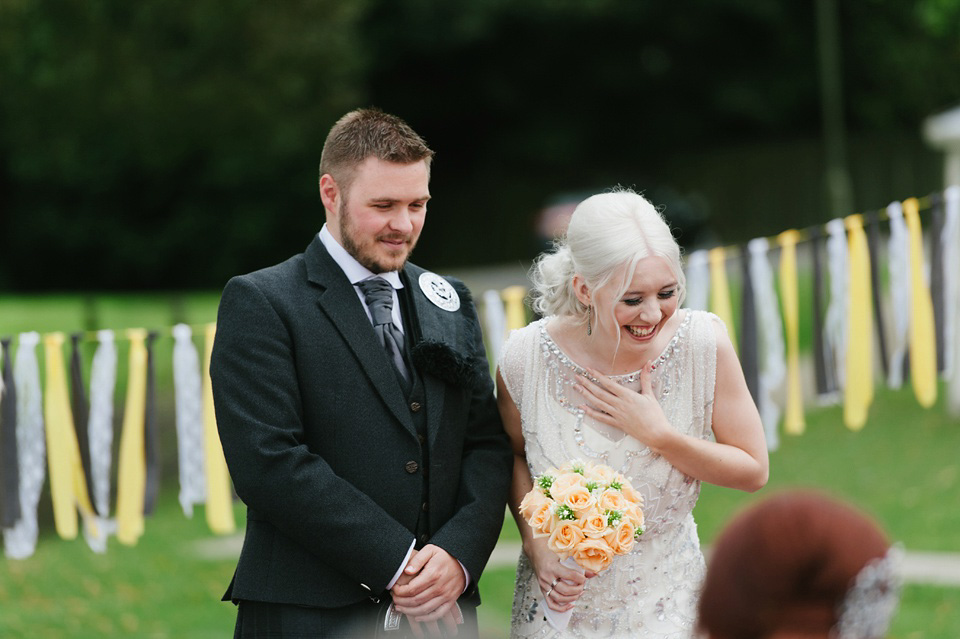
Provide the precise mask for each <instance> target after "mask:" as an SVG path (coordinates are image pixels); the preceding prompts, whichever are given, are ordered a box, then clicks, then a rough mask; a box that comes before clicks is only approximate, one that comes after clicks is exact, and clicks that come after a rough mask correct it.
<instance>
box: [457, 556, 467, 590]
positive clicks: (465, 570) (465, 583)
mask: <svg viewBox="0 0 960 639" xmlns="http://www.w3.org/2000/svg"><path fill="white" fill-rule="evenodd" d="M457 563H458V564H460V560H459V559H458V560H457ZM460 567H461V568H463V591H461V593H460V594H461V595H462V594H463V593H465V592H466V591H467V588H469V587H470V573H469V572H467V567H466V566H464V565H463V564H460Z"/></svg>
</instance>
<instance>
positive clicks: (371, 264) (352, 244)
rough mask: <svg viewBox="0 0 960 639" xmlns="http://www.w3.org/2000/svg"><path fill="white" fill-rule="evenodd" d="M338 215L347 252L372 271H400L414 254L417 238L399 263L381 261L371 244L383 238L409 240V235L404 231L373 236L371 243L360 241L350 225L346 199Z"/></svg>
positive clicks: (341, 235)
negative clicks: (356, 238) (355, 236)
mask: <svg viewBox="0 0 960 639" xmlns="http://www.w3.org/2000/svg"><path fill="white" fill-rule="evenodd" d="M338 215H339V217H340V240H341V241H342V242H343V248H344V249H345V250H346V251H347V253H349V254H350V255H351V256H353V259H355V260H357V261H358V262H360V264H361V265H363V266H364V267H366V268H367V269H369V270H370V272H371V273H387V272H389V271H399V270H400V269H402V268H403V266H404V264H406V263H407V260H409V259H410V256H411V255H413V248H414V246H416V240H411V241H410V243H409V245H408V246H409V248H408V250H407V254H406V256H405V257H404V258H403V261H402V262H400V263H399V264H393V263H390V264H384V263H383V262H380V261H379V260H378V259H377V256H376V255H375V254H374V251H372V250H370V249H371V245H373V246H376V243H377V242H379V241H380V240H382V239H398V240H404V241H407V240H408V239H409V236H407V235H404V234H402V233H386V234H382V235H377V236H375V237H373V238H372V241H371V242H370V243H369V244H363V243H359V242H357V241H355V240H354V238H353V227H352V226H351V225H350V214H349V213H348V212H347V202H346V200H343V201H341V203H340V208H339V211H338Z"/></svg>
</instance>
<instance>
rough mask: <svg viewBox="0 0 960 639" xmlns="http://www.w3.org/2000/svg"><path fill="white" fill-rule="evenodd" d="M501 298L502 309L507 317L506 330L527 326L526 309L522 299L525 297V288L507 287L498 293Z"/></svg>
mask: <svg viewBox="0 0 960 639" xmlns="http://www.w3.org/2000/svg"><path fill="white" fill-rule="evenodd" d="M500 295H501V297H503V309H504V313H505V314H506V316H507V330H508V331H512V330H515V329H518V328H523V327H524V326H526V325H527V308H526V307H525V306H524V305H523V299H524V298H525V297H526V296H527V287H526V286H508V287H507V288H505V289H503V291H501V293H500Z"/></svg>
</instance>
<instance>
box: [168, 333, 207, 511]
mask: <svg viewBox="0 0 960 639" xmlns="http://www.w3.org/2000/svg"><path fill="white" fill-rule="evenodd" d="M173 338H174V346H173V384H174V393H175V397H176V415H177V458H178V460H179V462H180V463H179V466H180V506H181V507H182V508H183V513H184V514H185V515H186V516H187V517H192V516H193V507H194V505H195V504H202V503H204V502H205V501H206V499H207V480H206V474H205V470H204V461H203V460H204V444H203V401H202V382H201V379H200V358H199V356H198V355H197V347H196V346H195V345H194V343H193V333H192V332H191V330H190V327H189V326H187V325H186V324H177V325H176V326H174V327H173Z"/></svg>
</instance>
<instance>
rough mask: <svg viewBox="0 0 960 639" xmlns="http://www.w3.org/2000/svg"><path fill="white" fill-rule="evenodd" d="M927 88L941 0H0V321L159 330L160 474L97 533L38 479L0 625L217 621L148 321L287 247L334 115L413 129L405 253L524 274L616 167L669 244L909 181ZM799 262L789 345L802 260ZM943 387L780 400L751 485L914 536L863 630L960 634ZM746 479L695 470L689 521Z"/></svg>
mask: <svg viewBox="0 0 960 639" xmlns="http://www.w3.org/2000/svg"><path fill="white" fill-rule="evenodd" d="M958 104H960V0H914V1H913V2H903V1H902V0H847V1H845V2H840V1H839V0H814V2H755V1H754V0H687V1H686V2H683V3H675V2H654V1H650V0H482V1H479V0H314V1H307V0H288V1H286V2H256V1H254V0H189V1H186V0H162V1H161V0H140V1H139V2H122V1H120V0H0V336H9V335H15V334H16V333H18V332H20V331H29V330H36V331H40V332H45V331H67V332H70V331H87V333H86V334H85V337H84V340H83V341H82V343H81V346H80V348H81V355H82V359H83V360H84V362H85V364H84V366H85V367H86V366H89V363H90V360H91V358H92V355H93V352H94V348H95V346H96V342H95V339H94V337H92V336H91V333H90V331H93V330H96V329H98V328H112V329H118V330H119V329H124V328H129V327H136V326H146V327H150V328H153V329H160V330H161V332H160V339H159V340H158V341H157V344H156V350H157V355H158V356H157V357H156V365H157V370H156V380H157V384H158V388H157V393H158V394H157V405H156V410H157V413H158V423H159V425H160V435H159V437H160V444H161V462H162V464H161V466H162V471H163V472H162V475H161V479H162V481H163V491H162V493H161V496H160V502H159V504H158V508H157V511H156V513H155V514H154V515H153V516H152V517H151V518H150V519H148V521H147V524H146V532H145V534H144V536H143V538H142V540H141V542H140V543H139V545H137V546H135V547H126V546H122V545H120V544H117V543H116V542H115V540H113V539H111V540H110V544H109V550H108V552H107V553H106V554H105V555H97V554H94V553H93V552H92V551H90V549H89V548H87V547H86V545H85V544H84V543H83V542H82V540H79V539H78V540H74V541H65V540H62V539H59V538H58V537H57V536H56V534H55V533H54V531H53V522H52V510H51V505H50V497H49V490H48V489H46V488H45V489H44V491H43V494H42V498H41V503H40V509H39V518H40V542H39V545H38V548H37V551H36V553H35V555H34V556H32V557H31V558H29V559H26V560H22V561H16V560H9V559H8V560H6V561H4V562H0V636H4V637H7V636H9V637H27V636H29V637H31V638H33V637H88V636H89V637H107V636H109V637H152V638H159V637H176V638H178V639H179V638H185V637H186V638H190V637H195V638H198V639H199V638H207V637H224V636H229V634H230V632H231V631H232V624H233V619H234V609H233V606H231V605H229V604H219V603H217V601H218V599H219V597H220V595H221V594H222V592H223V590H224V589H225V587H226V585H227V583H229V580H230V576H231V574H232V572H233V568H234V565H235V558H236V555H237V553H238V552H239V547H240V543H242V532H237V533H236V534H234V535H229V536H226V537H215V536H213V534H212V533H211V532H210V530H209V529H208V527H207V526H206V524H205V523H204V521H203V517H202V516H199V515H198V516H195V517H193V518H192V519H187V518H186V517H185V515H184V513H183V512H181V509H180V507H179V505H178V503H177V441H176V433H175V429H174V397H173V384H172V379H171V378H172V371H171V363H170V359H171V358H170V352H171V349H172V340H171V339H170V334H169V327H170V326H172V325H173V324H174V323H175V322H186V323H188V324H191V325H193V326H194V327H198V326H200V325H202V324H204V323H206V322H212V321H213V320H214V319H215V317H216V307H217V302H218V298H219V293H220V290H221V289H222V287H223V285H224V284H225V283H226V281H227V279H229V277H231V276H232V275H235V274H238V273H243V272H248V271H252V270H255V269H258V268H262V267H265V266H269V265H271V264H275V263H277V262H279V261H282V260H284V259H286V258H287V257H289V256H290V255H292V254H294V253H298V252H301V251H302V250H303V249H304V248H305V247H306V246H307V244H308V243H309V242H310V240H311V238H312V235H313V234H314V233H316V232H317V231H318V230H319V228H320V226H321V225H322V223H323V209H322V206H321V205H320V202H319V198H318V197H317V178H318V175H317V166H318V164H319V160H320V150H321V147H322V145H323V141H324V138H325V136H326V134H327V131H328V130H329V128H330V127H331V125H332V124H333V123H334V122H335V121H336V120H337V119H338V118H339V117H340V116H341V115H343V114H344V113H345V112H347V111H349V110H351V109H354V108H357V107H363V106H376V107H379V108H381V109H383V110H385V111H388V112H391V113H394V114H396V115H399V116H400V117H402V118H404V119H405V120H406V121H408V122H409V123H410V124H411V125H412V126H413V128H414V129H415V130H416V131H418V132H419V133H421V134H422V135H423V136H424V138H425V139H426V140H427V142H428V143H429V144H430V145H431V147H432V148H433V149H434V150H435V151H436V153H437V155H436V160H435V163H434V165H433V179H432V183H431V191H432V193H433V199H432V201H431V203H430V215H429V219H428V223H427V224H426V227H425V231H424V234H423V237H422V241H421V242H420V244H419V245H418V248H417V253H416V255H415V257H414V260H415V261H416V262H417V263H418V264H420V265H421V266H424V267H426V268H429V269H431V270H435V271H439V272H443V273H447V272H452V273H454V274H458V275H460V276H461V277H463V278H464V279H465V280H466V281H467V283H468V284H470V285H471V287H473V289H474V291H475V292H476V293H478V294H479V293H480V292H481V291H482V290H484V289H486V288H487V287H493V288H502V287H503V286H506V285H507V284H524V283H525V282H526V279H525V269H526V267H527V265H528V264H529V263H530V261H531V260H532V258H533V257H534V256H535V255H536V254H537V253H538V252H540V251H542V250H544V249H545V248H547V247H548V246H549V240H550V238H551V236H552V235H554V233H555V231H556V229H557V228H562V226H563V222H564V219H565V216H566V215H569V213H570V211H571V206H572V205H573V204H575V203H576V202H578V201H579V200H580V199H582V198H583V197H585V196H586V195H588V194H590V193H594V192H598V191H602V190H605V189H608V188H610V187H612V186H615V185H622V186H629V187H633V188H635V189H637V190H639V191H642V192H644V193H645V194H646V195H647V196H648V197H649V198H650V199H651V200H652V201H653V202H654V203H655V204H657V205H658V206H660V207H662V209H663V211H664V214H665V215H666V217H667V218H668V220H669V222H670V223H671V225H672V226H673V227H674V228H675V229H676V232H677V236H678V239H679V241H680V243H681V244H682V245H683V246H684V248H685V249H686V250H687V251H690V250H693V249H695V248H698V247H705V248H710V247H712V246H717V245H721V244H726V245H731V244H741V243H745V242H746V241H748V240H749V239H751V238H753V237H757V236H770V235H774V234H777V233H779V232H780V231H783V230H785V229H788V228H804V227H809V226H811V225H816V224H820V223H823V222H826V221H828V220H830V219H833V218H836V217H841V216H845V215H848V214H850V213H853V212H858V211H860V212H862V211H866V210H877V209H880V208H882V207H884V206H886V205H887V204H888V203H889V202H891V201H892V200H902V199H904V198H907V197H911V196H924V195H927V194H929V193H931V192H934V191H936V190H938V189H941V188H942V187H943V185H944V157H943V154H942V152H941V151H940V150H937V149H935V148H933V147H932V146H931V145H930V144H929V142H928V141H927V140H925V139H924V134H923V130H924V126H923V125H924V121H925V119H926V118H928V117H930V116H932V115H934V114H938V113H942V112H944V111H948V110H950V109H954V108H956V107H957V105H958ZM924 215H926V212H924ZM924 223H925V224H926V218H925V221H924ZM807 266H809V265H807ZM733 284H734V286H733V292H734V294H735V295H734V297H735V298H736V294H737V293H739V289H738V288H737V282H736V277H734V282H733ZM800 285H801V305H802V308H803V315H802V317H801V320H800V321H801V326H800V333H801V337H800V341H801V350H802V351H803V353H804V358H805V361H806V362H809V360H810V351H811V337H810V336H811V328H810V322H811V318H810V315H811V314H810V313H809V308H810V299H811V292H810V289H811V286H810V273H809V269H807V270H806V271H805V272H804V273H801V282H800ZM196 334H197V335H199V333H196ZM118 336H119V334H118ZM195 341H196V342H197V344H198V345H200V346H202V344H201V342H202V340H201V339H199V337H198V338H195ZM119 350H120V370H119V373H118V378H117V380H118V385H117V390H116V400H115V403H116V418H115V432H116V439H117V440H119V433H120V431H119V427H120V416H121V415H122V412H123V398H124V394H123V392H124V388H125V386H126V379H127V370H126V363H125V362H126V360H125V358H126V355H127V350H128V346H127V343H126V342H125V341H124V340H123V339H122V338H121V340H120V345H119ZM41 359H42V358H41ZM84 370H87V369H86V368H85V369H84ZM809 377H810V379H812V373H810V376H809ZM806 379H807V378H805V380H806ZM807 381H809V380H807ZM805 383H806V382H805ZM807 386H808V387H810V386H811V384H809V383H808V384H807ZM942 388H943V384H942V383H941V393H940V399H939V400H938V403H937V404H936V405H935V406H934V407H933V408H932V409H931V410H918V406H917V402H916V400H915V399H914V398H913V396H912V394H911V393H910V391H909V390H908V389H903V390H899V391H895V390H889V389H885V388H883V385H882V384H880V383H879V382H878V389H877V399H876V403H875V405H874V406H873V408H872V409H871V418H870V421H869V423H868V424H867V427H866V428H865V429H864V430H863V431H862V432H860V433H854V432H851V431H849V430H847V429H846V428H844V427H843V426H842V418H841V408H840V407H839V406H836V405H832V406H819V405H817V404H816V403H815V402H813V401H812V400H811V401H809V402H808V404H807V426H808V430H807V433H806V434H805V435H804V436H802V437H787V438H785V439H784V440H783V442H782V444H781V448H780V449H779V450H778V451H776V452H774V453H773V454H772V455H771V468H772V474H771V481H770V485H769V486H768V487H767V488H766V489H764V491H761V494H760V495H759V496H760V497H762V496H763V495H764V494H767V493H769V492H772V491H776V490H780V489H784V488H791V487H796V486H813V487H816V488H819V489H822V490H826V491H830V492H832V493H834V494H836V495H840V496H842V497H845V498H847V499H849V500H850V501H852V502H854V503H856V504H857V505H859V506H860V507H862V508H863V509H864V510H866V511H867V512H868V513H870V514H872V515H874V516H876V517H877V518H878V520H879V521H880V522H881V523H882V524H883V526H884V527H885V528H886V529H887V530H888V531H889V532H890V534H891V537H892V538H893V539H896V540H900V541H902V542H904V543H905V544H906V547H907V549H908V551H910V552H911V553H912V556H913V557H914V558H916V557H921V558H925V559H926V560H927V561H928V566H930V567H931V569H930V570H921V571H920V572H919V573H915V574H914V576H913V577H912V578H911V579H912V581H910V583H909V584H908V587H907V589H906V590H905V595H904V601H903V604H902V605H901V611H900V613H899V615H898V617H897V619H896V622H895V626H894V629H893V630H892V632H891V637H909V638H911V639H924V638H943V639H948V638H950V639H952V638H954V637H956V636H958V632H960V555H957V554H956V553H957V552H958V551H960V546H958V544H957V536H956V530H957V528H958V526H960V509H957V508H956V503H957V494H958V493H960V464H958V461H957V456H956V451H957V450H958V449H960V428H957V418H956V417H954V416H952V415H950V414H949V413H948V410H947V408H946V406H945V401H944V399H943V397H944V393H943V391H942ZM807 391H808V392H807V394H808V395H811V394H812V391H811V390H810V389H809V388H808V389H807ZM808 399H810V398H809V397H808ZM114 459H116V457H114ZM757 497H758V496H756V495H746V494H743V493H738V492H735V491H731V490H727V489H720V488H716V487H712V486H705V487H704V492H703V497H702V499H701V501H700V504H699V505H698V506H697V510H696V516H697V520H698V522H699V526H700V535H701V539H702V540H703V542H704V544H705V545H706V546H709V544H710V542H711V540H712V539H713V538H714V536H715V535H716V534H717V532H718V531H719V530H720V529H721V528H722V526H723V525H724V523H725V522H726V521H728V520H729V518H730V517H731V516H732V515H733V514H734V513H735V511H736V510H738V509H739V508H741V507H743V506H744V505H746V504H748V503H750V502H751V501H753V500H754V499H756V498H757ZM234 512H235V517H236V520H237V526H238V531H242V530H243V523H244V522H243V518H244V517H245V511H244V508H243V506H242V504H240V503H236V504H235V508H234ZM518 539H519V537H518V533H517V532H516V527H515V525H514V523H513V521H512V519H511V518H509V517H508V518H507V519H506V521H505V523H504V532H503V535H502V537H501V541H502V544H501V546H498V550H497V553H495V557H494V559H493V561H492V563H491V567H490V569H489V570H488V571H487V572H485V574H484V579H483V580H482V581H481V585H480V587H481V590H482V592H483V597H484V601H485V605H484V606H483V607H482V608H481V611H482V613H481V614H482V615H483V616H482V617H481V626H482V628H483V629H484V636H485V637H489V638H495V637H502V636H505V634H506V632H507V628H508V627H509V618H510V605H511V600H512V592H513V581H514V567H513V566H514V564H515V558H516V554H517V552H518ZM8 602H9V603H10V604H11V605H5V604H7V603H8Z"/></svg>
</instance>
